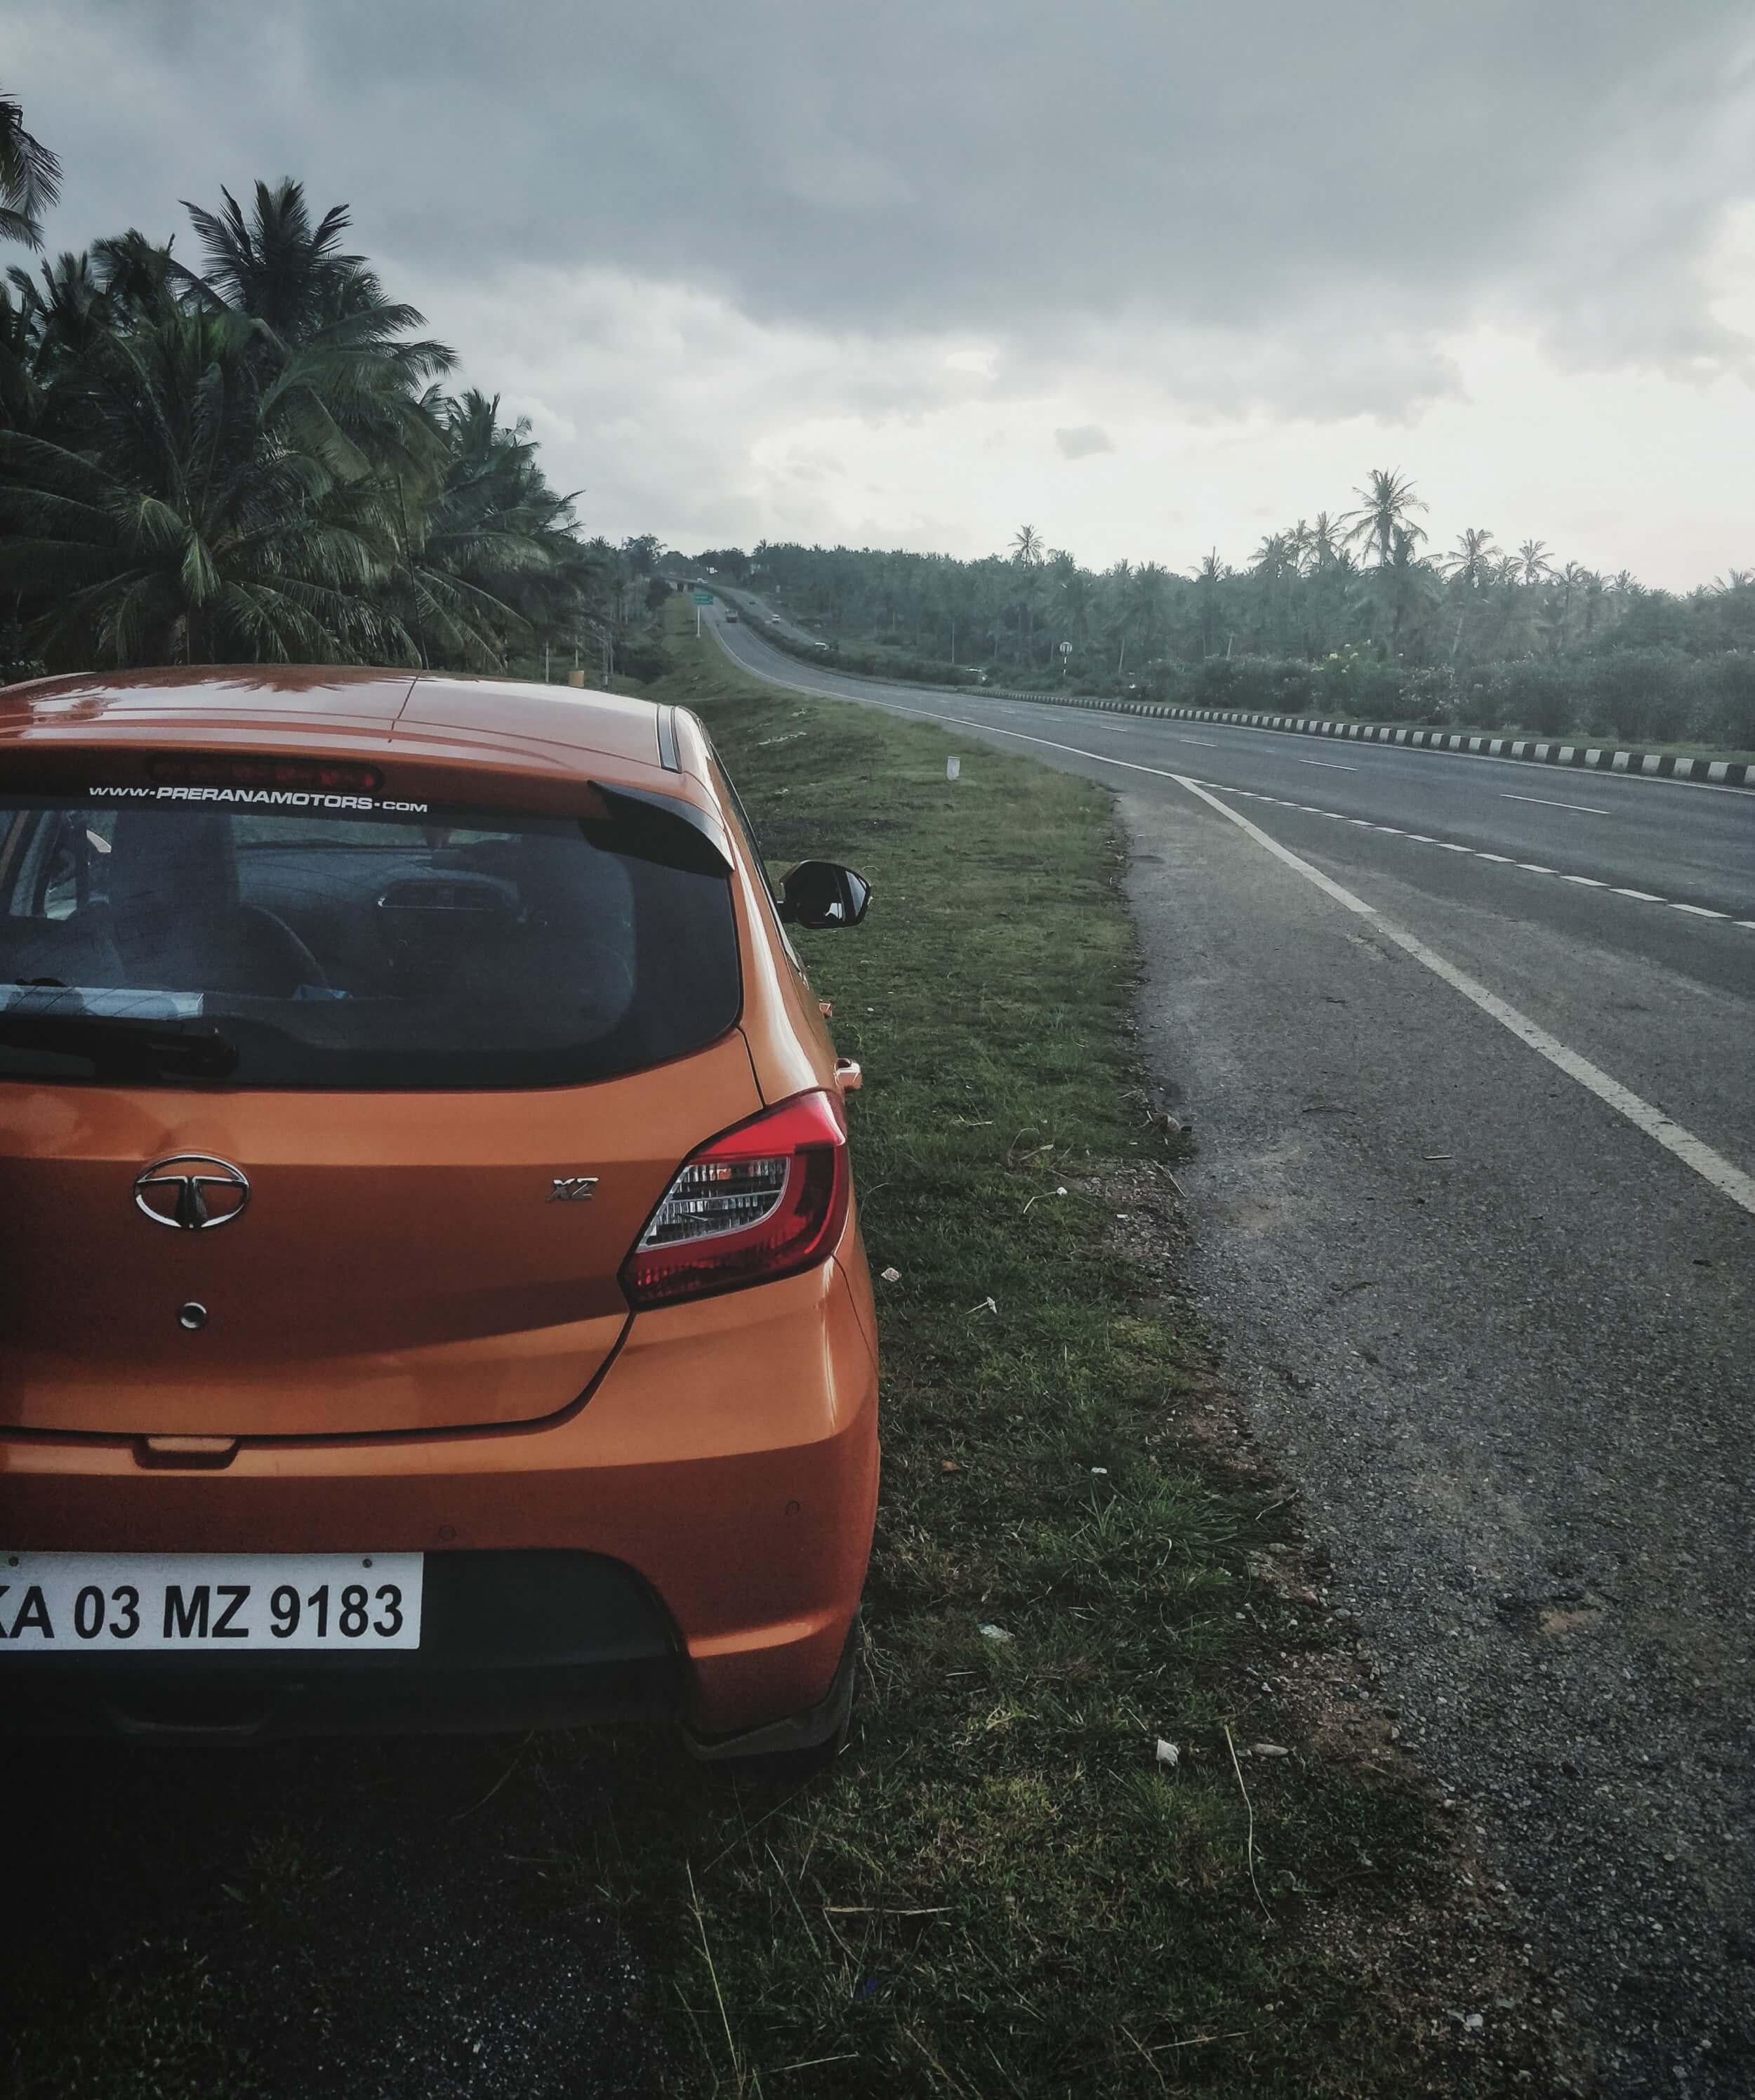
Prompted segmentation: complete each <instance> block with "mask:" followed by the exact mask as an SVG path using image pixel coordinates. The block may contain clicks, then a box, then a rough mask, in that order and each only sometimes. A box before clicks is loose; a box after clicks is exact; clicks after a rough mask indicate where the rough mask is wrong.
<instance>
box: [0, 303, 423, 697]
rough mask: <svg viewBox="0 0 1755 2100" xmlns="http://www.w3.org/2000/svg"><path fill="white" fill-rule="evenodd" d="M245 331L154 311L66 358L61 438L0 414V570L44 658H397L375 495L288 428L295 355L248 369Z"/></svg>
mask: <svg viewBox="0 0 1755 2100" xmlns="http://www.w3.org/2000/svg"><path fill="white" fill-rule="evenodd" d="M253 349H254V341H253V337H252V333H251V331H250V329H249V325H248V324H245V323H241V322H240V321H239V320H237V319H236V317H235V316H233V315H226V314H187V313H183V312H180V311H173V312H171V313H169V314H166V315H163V316H161V318H160V319H159V320H157V321H156V322H154V323H152V324H150V325H148V326H144V327H140V328H137V329H133V330H130V331H129V332H127V333H108V334H106V335H104V336H103V337H100V338H99V341H98V342H96V343H95V345H94V346H93V347H92V348H91V350H90V352H89V353H88V354H87V355H86V357H85V358H84V360H82V366H81V370H80V379H79V396H80V399H79V402H78V409H79V416H80V421H81V424H82V440H83V441H82V443H80V444H79V445H78V446H77V448H76V447H74V446H72V445H68V444H62V443H55V442H54V441H52V440H51V439H46V438H40V437H35V436H32V435H29V434H27V433H24V432H22V431H17V430H9V431H0V589H11V590H13V591H15V592H18V593H21V594H22V596H23V597H24V599H25V601H26V602H33V603H34V604H35V605H36V606H37V607H38V608H39V616H38V617H37V620H36V623H35V636H36V639H37V642H38V643H39V645H40V646H41V647H42V650H43V652H44V654H45V655H46V656H47V658H48V659H49V660H50V661H51V664H53V663H55V662H62V663H68V664H86V663H99V664H116V665H124V664H162V663H211V662H224V661H238V660H249V661H255V660H270V661H279V662H285V661H294V662H300V661H302V662H311V661H317V662H322V661H329V662H336V661H342V662H345V661H348V660H358V659H359V658H361V657H363V656H377V657H379V658H384V657H386V656H387V657H389V658H390V659H391V660H408V656H409V655H410V654H411V653H412V651H411V647H410V642H409V638H408V636H407V635H406V634H405V633H403V631H402V630H401V629H400V627H399V624H398V623H397V622H396V621H395V620H394V618H386V616H385V615H384V614H383V613H382V611H381V610H380V609H379V608H378V607H377V604H376V603H375V602H374V587H375V585H377V582H378V581H379V580H380V578H381V573H382V570H383V566H384V558H385V554H386V543H385V535H384V532H383V530H382V520H381V516H380V515H379V514H378V510H377V505H375V503H374V501H373V498H372V496H371V495H370V493H369V492H367V491H366V490H364V488H362V487H359V486H350V485H349V484H348V483H346V481H345V479H343V478H342V476H341V475H339V474H337V471H336V470H335V467H334V465H333V463H332V462H331V461H329V460H326V459H324V457H322V456H321V455H320V453H316V452H311V451H309V450H306V449H305V448H302V446H301V445H300V444H299V443H298V439H297V435H296V430H297V425H298V420H299V419H298V417H295V416H294V415H293V413H292V412H291V406H290V404H293V402H294V401H295V400H296V399H298V395H299V393H300V390H301V387H302V383H303V375H302V374H301V373H299V372H298V369H297V368H296V366H295V368H293V369H292V370H290V371H289V372H287V373H284V374H283V375H282V376H281V377H278V378H276V379H274V380H272V381H270V382H267V383H265V382H263V380H262V376H261V373H260V370H259V368H258V364H257V362H256V360H254V358H253V356H252V351H253Z"/></svg>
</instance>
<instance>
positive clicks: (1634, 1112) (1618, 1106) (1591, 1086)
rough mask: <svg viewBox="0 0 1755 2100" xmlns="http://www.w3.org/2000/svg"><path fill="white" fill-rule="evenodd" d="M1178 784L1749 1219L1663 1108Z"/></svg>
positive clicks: (1729, 1172) (1727, 1171)
mask: <svg viewBox="0 0 1755 2100" xmlns="http://www.w3.org/2000/svg"><path fill="white" fill-rule="evenodd" d="M1176 784H1177V786H1178V787H1186V788H1187V789H1188V792H1189V793H1190V794H1191V795H1197V796H1199V797H1200V799H1201V800H1202V801H1203V802H1205V803H1206V804H1207V805H1209V806H1210V808H1212V809H1215V810H1217V811H1218V812H1219V815H1220V816H1221V817H1224V818H1228V820H1229V822H1231V823H1233V824H1235V825H1236V826H1237V829H1238V830H1239V831H1240V832H1246V833H1247V835H1248V836H1250V838H1252V839H1253V840H1255V843H1256V845H1259V846H1265V847H1266V848H1267V849H1268V852H1269V853H1271V854H1272V855H1273V857H1274V858H1275V859H1276V860H1278V861H1283V862H1285V865H1286V867H1290V868H1292V869H1294V870H1295V871H1297V873H1299V875H1301V876H1303V878H1304V880H1306V881H1307V882H1313V883H1314V884H1315V885H1316V887H1317V889H1320V890H1321V891H1322V893H1323V894H1324V895H1325V896H1326V897H1332V898H1334V901H1335V902H1336V903H1337V904H1339V905H1343V906H1344V907H1346V909H1347V911H1351V912H1352V913H1354V914H1355V915H1356V916H1357V917H1359V918H1360V919H1369V920H1370V921H1371V923H1372V924H1373V925H1374V926H1375V927H1376V928H1377V929H1378V931H1379V932H1380V933H1382V935H1383V936H1384V937H1385V939H1387V940H1391V941H1393V942H1395V943H1396V946H1397V947H1398V948H1400V949H1402V950H1403V951H1404V952H1405V953H1407V954H1408V955H1412V956H1413V959H1414V960H1415V961H1416V962H1417V963H1422V964H1424V965H1425V966H1426V968H1427V969H1429V970H1430V971H1431V973H1432V974H1433V975H1434V976H1435V977H1442V978H1443V979H1444V982H1445V983H1446V984H1447V985H1449V986H1450V987H1451V989H1452V990H1453V991H1460V992H1461V993H1462V996H1463V997H1464V998H1465V999H1468V1000H1470V1001H1471V1003H1472V1004H1475V1006H1478V1007H1479V1008H1480V1010H1481V1012H1483V1013H1485V1014H1488V1015H1490V1016H1491V1017H1492V1018H1493V1020H1495V1021H1497V1022H1498V1023H1499V1025H1500V1026H1501V1028H1506V1029H1509V1030H1510V1032H1511V1033H1512V1034H1513V1035H1515V1036H1516V1037H1517V1039H1518V1040H1519V1042H1520V1043H1526V1044H1528V1047H1529V1048H1531V1049H1532V1050H1533V1051H1534V1052H1536V1054H1537V1057H1546V1059H1547V1061H1548V1062H1549V1063H1550V1065H1553V1066H1554V1068H1555V1070H1558V1071H1561V1072H1563V1073H1565V1074H1566V1076H1567V1077H1568V1079H1576V1081H1577V1082H1578V1083H1579V1085H1580V1086H1581V1087H1584V1088H1585V1091H1586V1092H1589V1093H1593V1094H1594V1095H1595V1096H1596V1097H1597V1099H1598V1101H1602V1102H1603V1103H1605V1104H1606V1105H1607V1106H1608V1107H1610V1108H1612V1109H1613V1110H1615V1112H1616V1114H1617V1115H1622V1116H1625V1118H1627V1120H1628V1122H1629V1123H1632V1124H1633V1125H1634V1127H1636V1128H1638V1129H1639V1130H1643V1132H1645V1134H1646V1136H1647V1137H1650V1138H1654V1139H1656V1141H1657V1143H1658V1144H1660V1145H1662V1146H1663V1147H1664V1149H1665V1151H1666V1152H1672V1153H1673V1154H1675V1156H1676V1157H1677V1158H1678V1159H1679V1160H1681V1161H1682V1163H1683V1164H1684V1165H1685V1166H1687V1167H1692V1168H1693V1169H1694V1171H1695V1173H1696V1174H1698V1175H1699V1176H1700V1178H1701V1179H1702V1180H1704V1181H1708V1182H1710V1183H1711V1185H1713V1188H1715V1189H1718V1192H1719V1193H1720V1194H1721V1195H1724V1196H1728V1197H1729V1198H1731V1202H1733V1203H1738V1204H1740V1205H1741V1206H1742V1207H1743V1208H1744V1210H1745V1211H1748V1212H1749V1213H1750V1214H1751V1215H1755V1175H1749V1174H1745V1173H1744V1171H1743V1170H1742V1168H1741V1167H1734V1166H1732V1164H1731V1162H1730V1161H1729V1160H1728V1159H1726V1158H1724V1156H1723V1155H1722V1154H1720V1153H1717V1152H1714V1151H1713V1149H1712V1147H1711V1146H1710V1145H1704V1144H1703V1143H1702V1142H1701V1140H1700V1139H1699V1138H1697V1137H1696V1136H1695V1135H1694V1133H1693V1132H1691V1131H1689V1130H1684V1129H1683V1128H1682V1125H1681V1124H1680V1123H1678V1122H1676V1121H1675V1120H1674V1118H1673V1117H1670V1116H1667V1115H1665V1114H1664V1112H1663V1110H1661V1109H1655V1108H1653V1107H1652V1106H1651V1103H1650V1102H1649V1101H1642V1100H1641V1099H1640V1098H1639V1096H1638V1095H1637V1094H1636V1093H1634V1092H1631V1091H1630V1090H1629V1088H1627V1087H1624V1086H1623V1085H1622V1084H1621V1081H1620V1080H1619V1079H1611V1078H1610V1077H1609V1075H1608V1074H1607V1072H1605V1071H1603V1070H1602V1069H1601V1068H1600V1067H1599V1066H1598V1065H1593V1064H1592V1063H1591V1062H1590V1059H1589V1058H1588V1057H1580V1056H1579V1054H1578V1052H1576V1050H1568V1048H1567V1047H1566V1045H1565V1044H1564V1043H1562V1042H1560V1041H1559V1039H1557V1038H1556V1037H1554V1036H1552V1035H1550V1034H1549V1033H1548V1031H1547V1030H1546V1029H1545V1028H1538V1027H1537V1026H1536V1024H1535V1022H1534V1021H1532V1020H1531V1019H1530V1018H1529V1017H1528V1015H1527V1014H1523V1013H1519V1011H1518V1009H1517V1008H1515V1006H1510V1005H1508V1004H1506V1001H1505V1000H1504V999H1501V998H1500V997H1499V995H1497V993H1496V992H1490V991H1489V990H1488V989H1487V987H1486V986H1485V985H1484V984H1478V983H1477V982H1475V979H1474V978H1473V977H1470V976H1469V975H1468V974H1467V973H1466V972H1465V971H1462V970H1459V969H1458V968H1457V966H1456V964H1454V963H1450V962H1447V961H1446V960H1444V957H1443V956H1442V955H1440V954H1438V953H1437V951H1435V950H1434V949H1431V948H1429V947H1427V946H1426V943H1425V942H1423V941H1422V940H1421V939H1420V938H1419V937H1418V935H1416V934H1413V933H1409V931H1408V929H1407V928H1406V927H1405V926H1399V925H1397V924H1396V921H1395V920H1393V919H1386V918H1385V917H1384V916H1383V915H1382V912H1381V911H1378V908H1377V907H1376V906H1375V905H1374V904H1367V903H1366V902H1365V899H1364V898H1362V897H1356V896H1354V894H1353V893H1352V890H1350V889H1343V888H1342V887H1341V885H1340V884H1339V883H1338V882H1335V881H1333V880H1331V879H1330V878H1329V876H1325V874H1324V873H1323V872H1322V871H1321V868H1316V867H1312V866H1311V864H1310V862H1308V861H1307V860H1301V859H1299V856H1298V855H1297V854H1295V853H1293V852H1292V851H1291V850H1290V849H1289V848H1288V847H1285V846H1283V845H1281V844H1280V842H1279V840H1277V839H1271V838H1269V837H1268V834H1267V833H1266V832H1264V831H1263V830H1261V829H1260V827H1259V826H1257V825H1255V824H1252V823H1250V820H1249V818H1247V817H1244V816H1240V815H1239V814H1238V813H1237V811H1236V810H1232V809H1229V808H1228V807H1227V806H1226V805H1225V804H1224V803H1223V802H1222V801H1220V800H1219V797H1218V796H1216V795H1213V794H1210V793H1209V792H1207V790H1206V788H1204V787H1202V786H1201V785H1200V784H1199V783H1198V782H1197V781H1193V780H1190V779H1186V778H1184V777H1183V776H1181V775H1178V776H1177V780H1176Z"/></svg>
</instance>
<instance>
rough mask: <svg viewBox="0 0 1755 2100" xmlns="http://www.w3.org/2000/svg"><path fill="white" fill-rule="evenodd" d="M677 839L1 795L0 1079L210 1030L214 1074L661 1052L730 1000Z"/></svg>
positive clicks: (568, 1062)
mask: <svg viewBox="0 0 1755 2100" xmlns="http://www.w3.org/2000/svg"><path fill="white" fill-rule="evenodd" d="M672 834H673V835H674V836H676V837H677V839H678V840H682V841H684V842H685V843H686V839H692V840H693V842H694V843H693V849H692V850H690V851H682V850H677V851H675V852H672V851H670V850H668V849H667V846H666V843H665V840H666V838H667V836H672ZM685 835H686V836H685ZM710 858H711V856H703V854H701V852H700V851H699V835H698V834H690V833H688V832H687V827H686V826H681V825H678V826H675V827H672V826H670V825H668V824H666V823H657V824H655V823H651V822H650V821H646V822H643V823H640V824H639V826H638V827H637V831H631V830H628V829H626V828H624V827H622V826H620V825H618V823H616V822H615V821H614V820H613V819H611V820H609V821H605V820H603V819H601V818H597V819H583V818H582V819H580V820H577V821H575V820H571V819H564V818H545V817H531V816H524V815H513V814H506V813H500V812H495V811H492V810H456V811H439V810H435V811H434V813H433V814H432V817H431V819H430V821H429V820H427V819H426V818H423V819H422V820H421V821H420V822H418V823H414V822H410V821H408V819H407V818H377V817H375V816H373V815H370V814H358V813H349V814H346V815H345V816H342V817H337V818H331V817H328V816H324V815H317V814H312V815H304V814H301V815H281V814H257V813H250V812H233V811H231V810H224V809H217V808H214V807H210V806H200V807H188V806H170V807H165V806H159V807H150V808H139V807H130V806H123V807H121V808H120V809H117V808H114V807H104V806H102V805H99V804H97V803H95V802H85V801H79V800H77V799H67V800H58V799H55V798H49V797H30V798H22V797H15V798H11V799H8V798H7V797H5V796H0V1080H3V1079H31V1078H37V1079H69V1078H72V1079H78V1078H81V1077H88V1078H94V1079H95V1078H99V1077H103V1078H107V1079H108V1078H114V1077H116V1076H118V1074H121V1073H123V1072H125V1071H126V1072H127V1073H128V1075H129V1076H130V1077H131V1078H134V1079H139V1080H143V1081H147V1082H150V1081H151V1080H152V1079H153V1078H154V1077H156V1076H162V1077H164V1078H165V1079H167V1080H171V1079H174V1080H175V1081H176V1082H177V1083H187V1071H186V1062H187V1061H184V1064H183V1065H179V1061H178V1059H177V1058H176V1057H175V1056H174V1054H172V1055H168V1056H167V1055H165V1054H161V1051H158V1050H155V1049H154V1048H153V1047H152V1042H151V1040H150V1038H152V1036H153V1035H154V1034H155V1031H156V1033H157V1036H158V1037H160V1038H161V1039H174V1037H175V1036H176V1035H179V1033H180V1034H183V1035H192V1036H197V1037H199V1038H200V1039H201V1040H202V1041H204V1042H212V1041H217V1042H218V1043H219V1044H220V1045H222V1046H223V1048H220V1049H218V1050H215V1051H214V1053H213V1055H212V1056H211V1057H208V1058H207V1060H206V1062H207V1064H208V1065H209V1066H213V1067H215V1068H217V1066H218V1065H221V1064H224V1063H225V1062H226V1060H227V1058H229V1059H231V1060H232V1061H231V1062H230V1063H229V1064H227V1065H226V1069H225V1070H224V1071H223V1073H222V1072H220V1071H218V1070H217V1069H214V1070H209V1071H208V1072H207V1074H206V1076H207V1077H209V1078H223V1080H224V1082H225V1083H228V1084H231V1085H235V1086H258V1087H336V1088H359V1087H369V1088H393V1089H403V1088H476V1087H543V1086H567V1085H573V1084H577V1083H583V1082H586V1081H589V1080H593V1079H606V1078H610V1077H613V1076H615V1075H618V1074H624V1073H627V1072H631V1071H635V1070H642V1069H643V1068H646V1067H647V1066H650V1065H656V1064H662V1063H664V1062H667V1061H669V1060H671V1059H672V1058H676V1057H683V1056H686V1055H687V1054H688V1053H689V1052H692V1051H695V1050H698V1049H700V1048H704V1047H705V1046H706V1045H707V1044H708V1043H711V1042H712V1041H714V1040H716V1039H717V1038H718V1037H720V1036H721V1035H724V1034H725V1031H726V1030H728V1029H729V1028H730V1027H731V1026H733V1025H734V1023H735V1021H737V1018H738V1016H739V1009H740V1006H741V1002H742V986H741V977H740V973H739V957H738V945H737V932H736V922H735V919H734V914H733V910H732V904H731V896H730V882H729V879H728V877H727V876H726V874H725V871H723V870H722V869H721V868H719V867H717V865H715V866H713V867H708V865H706V864H705V863H706V862H707V861H708V860H709V859H710ZM130 1065H138V1066H139V1070H130ZM159 1067H162V1068H163V1069H162V1070H159V1069H158V1068H159Z"/></svg>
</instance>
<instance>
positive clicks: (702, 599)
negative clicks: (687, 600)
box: [695, 591, 713, 605]
mask: <svg viewBox="0 0 1755 2100" xmlns="http://www.w3.org/2000/svg"><path fill="white" fill-rule="evenodd" d="M712 602H713V594H712V592H711V591H697V592H696V593H695V603H696V604H697V605H711V604H712Z"/></svg>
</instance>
